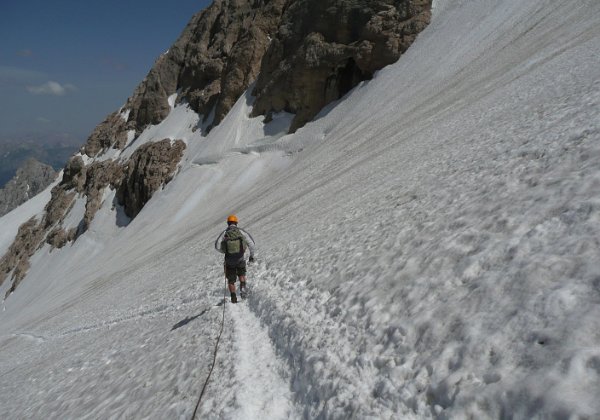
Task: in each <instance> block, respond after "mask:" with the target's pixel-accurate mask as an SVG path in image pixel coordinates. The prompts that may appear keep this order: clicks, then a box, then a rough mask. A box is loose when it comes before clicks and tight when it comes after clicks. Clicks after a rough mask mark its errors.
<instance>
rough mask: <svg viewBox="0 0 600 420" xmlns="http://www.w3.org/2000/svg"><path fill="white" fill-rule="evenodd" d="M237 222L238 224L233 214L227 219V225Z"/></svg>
mask: <svg viewBox="0 0 600 420" xmlns="http://www.w3.org/2000/svg"><path fill="white" fill-rule="evenodd" d="M237 222H238V218H237V216H236V215H235V214H231V215H229V217H228V218H227V223H237Z"/></svg>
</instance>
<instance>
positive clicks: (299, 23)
mask: <svg viewBox="0 0 600 420" xmlns="http://www.w3.org/2000/svg"><path fill="white" fill-rule="evenodd" d="M430 13H431V1H430V0H409V1H407V0H364V1H361V0H344V1H340V0H319V1H315V0H298V1H294V2H292V3H291V4H290V7H289V8H288V9H287V10H286V12H285V14H284V16H283V18H282V24H281V26H280V27H279V31H278V33H277V36H276V37H275V38H274V39H273V41H272V43H271V46H270V48H269V50H268V52H267V54H266V56H265V57H264V59H263V63H262V67H261V71H260V75H259V78H258V81H257V83H256V87H255V88H254V92H253V93H254V95H255V96H256V102H255V104H254V108H253V115H255V116H257V115H267V118H269V115H270V114H271V113H272V112H279V111H287V112H291V113H293V114H296V116H295V118H294V120H293V122H292V126H291V127H290V131H292V132H293V131H295V130H296V129H298V128H299V127H302V126H303V125H304V124H306V122H308V121H310V120H311V119H313V118H314V117H315V116H316V115H317V113H318V112H319V111H320V110H321V109H322V108H323V107H324V106H325V105H327V104H328V103H330V102H332V101H334V100H337V99H339V98H341V97H342V96H343V95H344V94H346V93H347V92H348V91H350V90H351V89H352V88H353V87H355V86H356V85H357V84H358V83H359V82H361V81H363V80H366V79H371V78H372V77H373V74H374V73H375V71H377V70H379V69H381V68H383V67H385V66H387V65H388V64H392V63H394V62H396V61H397V60H398V58H399V57H400V55H401V54H403V53H404V52H405V51H406V50H407V49H408V47H409V46H410V44H412V42H413V41H414V40H415V38H416V36H417V35H418V34H419V32H421V31H422V30H423V29H424V28H425V27H426V26H427V24H428V23H429V20H430Z"/></svg>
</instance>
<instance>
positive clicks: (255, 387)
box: [197, 297, 300, 419]
mask: <svg viewBox="0 0 600 420" xmlns="http://www.w3.org/2000/svg"><path fill="white" fill-rule="evenodd" d="M247 302H248V300H240V302H239V303H238V304H231V303H230V302H229V297H227V303H226V311H225V313H226V319H225V324H226V331H227V332H226V333H225V334H224V336H223V338H222V340H221V343H220V346H219V351H218V354H217V368H215V372H214V373H213V376H212V378H211V381H210V382H209V383H208V387H209V388H211V391H210V392H209V393H208V394H209V395H212V397H209V398H207V399H206V400H205V401H203V402H202V403H201V406H200V407H199V409H198V415H197V418H211V417H219V418H226V419H260V418H268V419H294V418H300V416H299V414H298V412H297V409H296V408H295V406H294V404H293V394H292V392H291V390H290V383H289V381H290V377H291V375H290V373H289V372H288V367H287V366H286V365H285V363H284V362H283V361H282V360H281V359H280V358H278V357H277V355H276V353H275V349H274V347H273V343H272V341H271V339H270V337H269V335H268V333H267V331H266V330H265V328H264V327H262V326H261V325H260V321H259V320H258V319H257V318H256V316H255V315H254V314H253V313H252V311H251V310H250V309H249V306H248V303H247Z"/></svg>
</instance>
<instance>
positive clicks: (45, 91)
mask: <svg viewBox="0 0 600 420" xmlns="http://www.w3.org/2000/svg"><path fill="white" fill-rule="evenodd" d="M26 89H27V91H28V92H29V93H31V94H33V95H55V96H63V95H66V94H67V92H72V91H74V90H76V89H77V88H76V87H75V86H73V85H71V84H69V83H66V84H64V85H61V84H60V83H58V82H54V81H52V80H50V81H48V82H46V83H43V84H41V85H39V86H27V87H26Z"/></svg>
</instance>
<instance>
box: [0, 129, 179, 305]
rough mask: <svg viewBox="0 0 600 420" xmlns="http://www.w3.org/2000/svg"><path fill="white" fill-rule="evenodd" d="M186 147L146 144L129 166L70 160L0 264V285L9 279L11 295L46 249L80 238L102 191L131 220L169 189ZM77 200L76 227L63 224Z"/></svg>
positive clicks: (167, 142)
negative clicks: (81, 206)
mask: <svg viewBox="0 0 600 420" xmlns="http://www.w3.org/2000/svg"><path fill="white" fill-rule="evenodd" d="M185 147H186V146H185V143H184V142H183V141H181V140H175V141H171V140H169V139H165V140H162V141H159V142H155V143H147V144H145V145H142V146H140V147H139V149H137V150H136V151H135V152H134V153H133V155H132V156H131V158H130V159H129V160H128V161H125V162H120V161H115V160H104V161H95V162H92V163H90V164H89V165H87V166H86V165H85V164H84V161H83V159H82V158H81V156H73V157H72V158H71V159H70V160H69V161H68V162H67V165H66V166H65V169H64V172H63V177H62V180H61V182H60V183H59V184H58V185H56V186H55V187H54V188H53V189H52V192H51V199H50V201H49V202H48V204H47V205H46V207H45V208H44V214H43V216H42V217H41V220H37V219H36V218H32V219H30V220H29V221H27V222H26V223H24V224H23V225H22V226H21V227H20V228H19V231H18V233H17V236H16V238H15V240H14V242H13V244H12V245H11V246H10V248H9V249H8V251H7V252H6V254H5V255H4V256H3V257H2V258H1V259H0V285H1V284H2V283H3V282H4V281H6V279H7V278H8V277H9V276H10V277H11V278H12V285H11V287H10V288H9V290H8V292H7V296H8V294H10V293H11V292H12V291H14V290H15V288H16V287H17V285H18V284H19V282H21V280H22V279H23V277H24V276H25V274H26V273H27V270H28V269H29V258H30V257H31V256H32V255H33V254H34V253H35V251H36V250H38V249H39V248H41V247H42V246H43V245H44V244H45V243H47V244H49V245H50V246H51V247H52V248H61V247H63V246H65V245H66V244H67V243H69V242H71V241H75V240H76V239H77V237H79V236H80V235H81V234H83V233H84V232H85V231H86V230H87V229H88V228H89V227H90V224H91V223H92V220H93V219H94V216H95V214H96V212H97V211H98V210H99V209H100V207H101V205H102V198H103V196H104V191H105V189H106V188H111V189H113V190H117V200H118V201H119V204H121V205H123V206H124V208H125V212H126V214H127V215H128V216H129V217H135V216H136V215H137V214H138V213H139V212H140V211H141V209H142V208H143V207H144V205H145V204H146V203H147V202H148V200H150V198H151V197H152V195H153V194H154V193H155V192H156V191H157V190H158V189H160V188H161V187H162V186H163V185H164V184H166V183H168V182H169V181H170V180H171V179H172V177H173V175H174V172H175V170H176V168H177V165H178V164H179V161H180V160H181V157H182V156H183V152H184V151H185ZM77 197H82V198H85V200H86V204H85V213H84V215H83V220H82V221H81V223H80V224H79V225H78V226H77V227H64V226H63V222H64V220H65V218H66V216H67V215H68V214H69V211H70V210H71V209H72V208H73V205H74V204H75V200H76V199H77Z"/></svg>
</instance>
